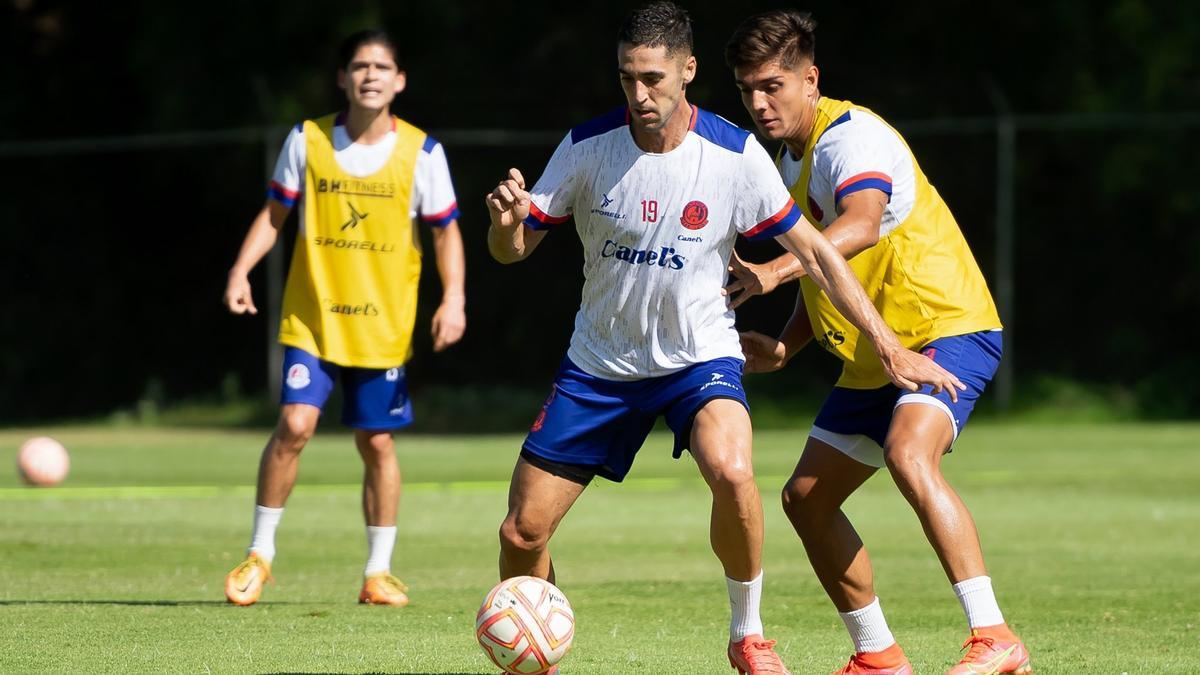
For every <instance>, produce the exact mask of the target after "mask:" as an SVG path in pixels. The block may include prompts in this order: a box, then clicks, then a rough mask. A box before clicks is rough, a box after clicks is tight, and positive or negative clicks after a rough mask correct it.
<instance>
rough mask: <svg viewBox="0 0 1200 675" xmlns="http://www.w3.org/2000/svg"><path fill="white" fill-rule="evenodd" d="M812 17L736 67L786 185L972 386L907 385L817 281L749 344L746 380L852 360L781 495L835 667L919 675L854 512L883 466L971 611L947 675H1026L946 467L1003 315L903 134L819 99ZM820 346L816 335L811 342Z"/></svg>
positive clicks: (746, 26) (772, 31) (747, 338)
mask: <svg viewBox="0 0 1200 675" xmlns="http://www.w3.org/2000/svg"><path fill="white" fill-rule="evenodd" d="M814 28H815V24H814V22H813V20H812V18H811V17H810V16H809V15H807V14H804V13H801V12H797V11H795V10H778V11H773V12H766V13H764V14H759V15H757V16H753V17H751V18H749V19H747V20H746V21H744V22H743V23H742V24H741V26H739V27H738V29H737V30H736V31H735V32H734V34H733V37H732V38H731V39H730V40H729V44H728V46H727V47H726V52H725V53H726V60H727V62H728V64H729V66H730V67H731V68H732V69H733V71H734V78H735V80H736V82H737V85H738V88H739V89H740V90H741V92H742V101H743V103H744V104H745V106H746V109H747V111H748V112H749V113H750V114H751V116H752V117H753V118H754V122H755V124H756V125H757V126H758V129H759V131H760V132H761V133H762V134H763V135H764V136H765V137H767V138H770V139H772V140H775V141H780V142H781V143H782V146H783V147H782V148H781V149H780V153H779V158H778V164H779V171H780V173H781V174H782V176H783V179H784V183H785V184H787V186H788V187H789V189H790V191H791V194H792V197H793V199H795V200H796V202H797V203H798V204H799V205H800V206H801V208H802V209H803V210H804V212H805V215H806V216H807V217H808V219H809V220H810V221H811V222H813V223H814V224H816V225H817V226H818V227H820V228H822V231H823V233H824V235H825V236H826V237H828V239H829V240H830V241H831V242H832V243H833V244H834V245H835V246H836V247H837V248H838V250H839V251H840V252H841V253H842V254H843V255H845V256H846V257H847V258H848V259H850V266H851V268H852V269H853V270H854V273H855V275H856V276H857V277H858V279H859V281H861V282H862V284H863V286H864V287H865V288H866V289H867V292H868V294H869V295H870V296H871V298H872V300H873V301H874V303H875V305H876V306H877V307H878V308H879V310H880V313H881V314H882V315H883V317H884V320H885V321H886V322H887V324H888V326H889V327H890V328H891V329H892V330H894V331H896V333H897V335H899V336H900V339H901V342H903V343H904V344H905V346H907V347H909V348H912V349H919V350H921V351H922V353H924V354H926V355H928V356H929V358H931V359H933V360H935V361H937V362H938V363H939V364H941V365H942V366H943V367H945V368H946V369H947V370H949V371H950V372H952V373H954V374H955V375H956V376H958V377H959V379H961V380H962V381H963V382H964V383H965V384H966V385H967V389H966V390H964V391H963V392H961V393H959V394H958V396H957V399H956V400H954V399H951V398H950V397H947V396H945V395H944V394H939V393H937V392H934V391H930V390H922V391H920V392H909V391H904V390H902V389H899V388H897V387H896V386H894V385H893V384H892V383H891V382H889V381H888V380H889V378H888V376H887V375H886V373H885V372H884V368H883V367H882V366H881V364H879V362H878V361H877V360H876V359H875V358H874V356H873V355H872V354H871V349H870V348H869V347H867V346H866V345H863V344H862V341H861V340H860V339H859V335H858V332H857V330H856V329H854V328H853V327H852V326H850V325H849V324H847V323H846V321H845V317H842V316H841V315H840V314H839V312H838V311H837V310H836V309H835V308H834V307H833V306H832V304H831V303H830V302H829V299H828V298H827V297H825V295H824V294H823V293H822V292H821V290H820V289H819V288H818V287H817V285H816V284H814V283H813V282H812V281H810V280H806V279H801V282H800V285H801V293H800V294H799V295H798V297H797V305H796V311H795V313H794V314H793V316H792V319H791V321H789V322H788V324H787V326H786V327H785V328H784V330H783V332H782V333H781V335H780V337H779V338H778V339H774V338H770V337H768V336H766V335H761V334H758V333H747V334H745V335H744V343H743V346H744V348H745V350H746V358H747V370H748V371H750V372H755V371H760V370H775V369H777V368H780V367H782V365H783V364H784V363H786V362H787V360H788V359H789V358H791V357H792V356H793V355H794V354H795V353H796V352H798V351H799V350H800V349H801V348H803V347H804V345H805V344H807V343H809V342H814V341H815V342H817V343H818V344H820V345H821V346H822V347H824V348H825V349H827V350H828V351H830V352H833V353H834V354H836V355H837V356H838V357H839V358H841V359H842V360H843V361H844V363H845V365H844V367H843V370H842V376H841V378H840V379H839V380H838V383H837V385H836V386H835V387H834V388H833V391H832V392H831V393H830V395H829V397H828V398H827V399H826V401H825V404H824V405H823V406H822V407H821V411H820V412H819V413H818V415H817V419H816V421H815V422H814V423H813V428H812V431H811V432H810V435H809V438H808V443H807V444H806V445H805V448H804V452H803V454H802V455H801V457H800V460H799V462H798V463H797V465H796V470H795V472H794V473H793V475H792V477H791V479H790V480H789V481H788V484H787V485H786V486H785V487H784V490H783V502H784V510H785V512H786V513H787V515H788V518H789V519H790V520H791V522H792V524H793V526H794V527H795V529H796V532H797V533H798V534H799V535H800V537H801V539H802V540H803V542H804V547H805V550H806V551H807V552H808V556H809V559H810V560H811V561H812V565H813V569H814V570H815V571H816V573H817V576H818V577H819V578H820V580H821V583H822V585H823V586H824V587H825V590H826V592H827V593H828V594H829V597H830V599H831V600H833V603H834V605H835V606H836V607H837V609H838V612H839V613H840V615H841V618H842V620H843V621H844V622H845V624H846V628H847V630H848V631H849V633H850V636H851V638H852V639H853V642H854V646H855V654H854V656H853V657H851V659H850V661H849V663H847V664H846V666H845V667H843V669H842V670H841V671H839V672H842V673H870V674H872V675H889V674H891V675H911V673H912V666H911V664H909V662H908V659H907V657H905V655H904V652H903V650H901V648H900V646H899V645H898V644H897V642H896V640H895V638H894V637H893V636H892V633H891V631H890V629H889V628H888V624H887V621H885V620H884V616H883V610H882V609H881V608H880V604H879V598H877V597H875V591H874V583H873V582H874V580H873V575H872V570H871V564H870V561H869V560H868V558H867V552H866V549H865V548H864V546H863V542H862V540H861V539H859V537H858V534H857V533H856V532H855V530H854V527H853V526H852V525H851V524H850V521H849V519H848V518H847V517H846V514H845V513H843V512H842V510H841V505H842V503H843V502H844V501H845V500H846V498H847V497H849V496H850V494H852V493H853V492H854V491H855V490H857V489H858V487H859V486H861V485H862V484H863V483H864V482H865V481H866V480H867V479H868V478H870V477H871V476H872V475H873V474H874V473H875V472H876V471H877V470H878V469H879V468H882V467H884V466H886V467H887V469H888V472H889V473H890V474H891V476H892V478H893V480H894V481H895V483H896V485H897V487H899V488H900V491H901V493H903V494H904V496H905V497H906V498H907V499H908V501H909V503H910V504H911V505H912V507H913V509H914V510H915V511H916V513H917V515H918V517H919V518H920V521H921V525H922V526H923V528H924V530H925V533H926V535H927V536H928V538H929V541H930V543H931V544H932V545H933V548H934V550H935V552H936V553H937V555H938V558H939V559H940V561H941V563H942V567H943V568H944V569H945V572H946V575H947V576H948V577H949V580H950V583H951V584H952V585H953V587H954V591H955V593H956V595H957V596H958V598H959V600H960V602H961V603H962V607H963V611H964V613H965V614H966V618H967V622H968V624H969V626H970V629H971V635H970V637H969V638H968V639H967V642H966V644H965V645H964V648H965V649H966V650H967V653H966V654H965V655H964V656H963V657H962V659H961V661H960V662H959V663H958V664H957V665H956V666H954V668H952V669H951V673H956V674H957V673H962V674H967V675H969V674H971V673H1025V672H1028V671H1029V669H1030V666H1029V652H1028V651H1027V650H1026V649H1025V646H1024V645H1023V644H1022V643H1021V641H1020V640H1019V639H1018V638H1017V636H1016V635H1014V634H1013V632H1012V631H1011V630H1010V629H1009V627H1008V625H1007V624H1006V623H1005V620H1004V617H1003V615H1002V614H1001V612H1000V607H999V605H998V604H997V602H996V597H995V594H994V593H993V591H992V584H991V578H990V577H988V576H987V570H986V568H985V567H984V562H983V553H982V551H981V550H980V545H979V536H978V535H977V534H976V530H975V523H974V521H973V520H972V518H971V513H970V512H969V511H968V510H967V507H966V506H965V505H964V504H963V502H962V500H961V499H960V498H959V496H958V494H957V493H956V492H955V491H954V488H953V487H951V486H950V484H949V483H948V482H947V481H946V479H945V477H944V476H942V473H941V459H942V455H943V454H945V453H946V452H949V450H950V447H951V445H952V444H953V442H954V441H955V439H956V438H957V437H958V435H959V433H960V432H961V431H962V429H963V427H964V426H965V425H966V423H967V419H968V417H969V416H970V414H971V411H972V409H973V407H974V405H975V402H976V401H977V400H978V399H979V396H980V394H981V393H982V392H983V390H984V388H985V387H986V386H987V384H988V382H989V381H990V380H991V378H992V375H993V374H994V373H995V372H996V366H997V364H998V363H999V358H1000V352H1001V339H1000V335H1001V334H1000V318H999V316H998V315H997V313H996V307H995V304H994V303H993V302H992V297H991V294H990V293H989V292H988V288H987V282H986V281H985V280H984V278H983V274H982V272H980V270H979V266H978V265H977V264H976V263H975V258H974V256H973V255H972V254H971V250H970V248H969V247H968V246H967V242H966V239H965V238H964V237H963V234H962V232H961V230H960V229H959V227H958V224H957V223H956V222H955V220H954V216H953V215H952V214H951V213H950V210H949V208H948V207H947V206H946V204H945V202H944V201H943V200H942V198H941V197H940V196H939V195H938V193H937V190H935V189H934V188H933V186H932V185H930V183H929V181H928V180H927V179H926V177H925V175H924V173H923V172H922V171H921V168H920V165H919V164H918V163H917V161H916V159H915V158H914V157H913V155H912V152H911V151H910V150H909V149H908V146H907V145H906V144H905V143H904V140H903V139H902V138H901V137H900V135H899V134H898V133H896V131H895V130H894V129H892V128H891V127H890V126H888V125H887V124H886V123H885V122H884V121H883V120H882V119H880V118H879V117H878V116H877V115H875V114H874V113H872V112H871V111H870V110H867V109H866V108H863V107H862V106H858V105H854V104H852V103H850V102H848V101H838V100H835V99H832V98H828V97H825V96H822V95H821V93H820V91H819V89H818V87H817V84H818V71H817V67H816V66H815V65H814V61H813V55H814V46H815V45H814V43H815V40H814V33H813V31H814ZM734 271H735V274H736V275H737V276H738V277H739V279H738V280H737V281H735V282H734V283H733V284H731V285H730V287H729V289H728V290H729V291H731V292H737V291H743V290H744V291H745V292H744V293H742V295H740V296H738V297H737V298H736V299H735V300H734V301H733V302H734V304H735V305H736V304H738V303H739V302H740V301H742V300H744V299H745V298H746V297H749V296H750V295H753V294H755V293H757V292H765V291H769V290H771V288H773V287H775V286H776V285H778V283H781V282H782V281H786V280H789V279H794V278H797V277H800V276H802V275H803V274H804V272H803V269H802V268H801V266H800V264H799V263H798V262H797V261H796V260H795V259H793V258H792V257H791V256H790V255H785V256H783V257H781V258H779V259H777V260H775V261H772V262H771V263H768V264H764V265H749V264H741V265H739V264H737V261H736V260H735V261H734ZM814 338H815V339H814Z"/></svg>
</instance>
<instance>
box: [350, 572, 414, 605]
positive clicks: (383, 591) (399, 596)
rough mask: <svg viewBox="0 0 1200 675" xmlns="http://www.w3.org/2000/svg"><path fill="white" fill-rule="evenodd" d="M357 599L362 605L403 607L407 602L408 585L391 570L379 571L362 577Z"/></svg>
mask: <svg viewBox="0 0 1200 675" xmlns="http://www.w3.org/2000/svg"><path fill="white" fill-rule="evenodd" d="M358 601H359V602H361V603H362V604H364V605H391V606H393V607H403V606H405V605H407V604H408V586H405V585H404V582H403V581H400V580H399V579H397V578H396V577H394V576H392V573H391V572H379V573H377V574H372V575H371V576H369V577H367V578H366V579H363V587H362V592H361V593H359V594H358Z"/></svg>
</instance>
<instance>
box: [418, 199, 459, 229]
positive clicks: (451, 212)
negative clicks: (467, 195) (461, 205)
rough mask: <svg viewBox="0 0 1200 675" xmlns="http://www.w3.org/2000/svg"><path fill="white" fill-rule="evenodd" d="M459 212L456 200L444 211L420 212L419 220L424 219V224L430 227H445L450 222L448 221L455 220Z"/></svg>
mask: <svg viewBox="0 0 1200 675" xmlns="http://www.w3.org/2000/svg"><path fill="white" fill-rule="evenodd" d="M459 214H460V211H459V210H458V202H454V203H453V204H451V205H450V206H449V208H447V209H445V210H444V211H439V212H438V213H430V214H424V213H422V214H421V220H422V221H424V222H425V224H426V225H430V226H432V227H445V226H447V225H449V224H450V221H452V220H457V219H458V216H459Z"/></svg>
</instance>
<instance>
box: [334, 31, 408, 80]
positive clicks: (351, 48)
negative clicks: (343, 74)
mask: <svg viewBox="0 0 1200 675" xmlns="http://www.w3.org/2000/svg"><path fill="white" fill-rule="evenodd" d="M367 45H380V46H381V47H384V48H386V49H387V50H388V51H389V52H391V53H392V60H393V61H395V62H396V67H397V68H400V51H399V50H397V49H396V41H395V40H393V39H392V36H391V35H389V34H388V32H387V31H386V30H384V29H382V28H367V29H365V30H360V31H358V32H357V33H351V34H350V35H347V36H346V39H344V40H342V44H341V45H340V46H338V70H345V69H346V66H348V65H350V61H351V59H353V58H354V55H355V54H357V53H358V50H359V48H361V47H365V46H367Z"/></svg>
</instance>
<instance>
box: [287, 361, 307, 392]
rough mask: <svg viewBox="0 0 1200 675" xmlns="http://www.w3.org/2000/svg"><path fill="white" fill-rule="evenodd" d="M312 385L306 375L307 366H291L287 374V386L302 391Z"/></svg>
mask: <svg viewBox="0 0 1200 675" xmlns="http://www.w3.org/2000/svg"><path fill="white" fill-rule="evenodd" d="M310 383H312V378H311V377H310V376H309V373H308V366H306V365H304V364H303V363H295V364H292V367H291V368H288V372H287V386H288V387H290V388H292V389H303V388H305V387H307V386H308V385H309V384H310Z"/></svg>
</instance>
